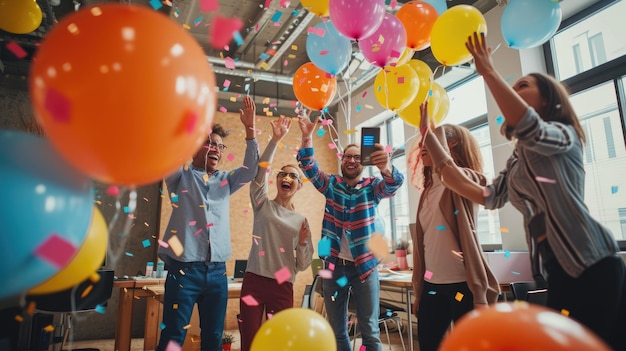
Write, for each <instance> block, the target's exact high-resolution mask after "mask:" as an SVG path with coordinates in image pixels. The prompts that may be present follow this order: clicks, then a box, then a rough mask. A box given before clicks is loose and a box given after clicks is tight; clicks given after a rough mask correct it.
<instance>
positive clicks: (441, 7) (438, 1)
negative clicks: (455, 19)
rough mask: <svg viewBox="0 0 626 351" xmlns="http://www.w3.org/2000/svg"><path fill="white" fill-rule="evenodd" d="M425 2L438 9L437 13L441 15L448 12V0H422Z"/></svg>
mask: <svg viewBox="0 0 626 351" xmlns="http://www.w3.org/2000/svg"><path fill="white" fill-rule="evenodd" d="M422 1H423V2H425V3H427V4H429V5H430V6H432V7H434V8H435V10H437V14H438V15H439V16H441V14H442V13H444V12H446V10H447V9H448V4H446V0H422Z"/></svg>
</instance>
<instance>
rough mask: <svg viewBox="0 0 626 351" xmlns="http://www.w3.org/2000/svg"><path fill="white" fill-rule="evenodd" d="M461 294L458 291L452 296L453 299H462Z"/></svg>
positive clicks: (459, 300)
mask: <svg viewBox="0 0 626 351" xmlns="http://www.w3.org/2000/svg"><path fill="white" fill-rule="evenodd" d="M463 296H465V295H463V294H462V293H460V292H457V293H456V295H455V296H454V299H455V300H457V301H458V302H461V300H463Z"/></svg>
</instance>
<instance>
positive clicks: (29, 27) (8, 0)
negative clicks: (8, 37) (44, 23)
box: [0, 0, 42, 34]
mask: <svg viewBox="0 0 626 351" xmlns="http://www.w3.org/2000/svg"><path fill="white" fill-rule="evenodd" d="M41 19H42V13H41V8H40V7H39V4H37V1H36V0H0V29H2V30H4V31H5V32H9V33H13V34H28V33H30V32H33V31H34V30H35V29H37V28H39V25H41Z"/></svg>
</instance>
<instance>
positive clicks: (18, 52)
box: [5, 41, 28, 59]
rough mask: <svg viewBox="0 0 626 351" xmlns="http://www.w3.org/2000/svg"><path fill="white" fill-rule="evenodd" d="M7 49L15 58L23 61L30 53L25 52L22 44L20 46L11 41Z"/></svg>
mask: <svg viewBox="0 0 626 351" xmlns="http://www.w3.org/2000/svg"><path fill="white" fill-rule="evenodd" d="M5 46H6V48H7V49H9V51H11V52H12V53H13V55H15V57H17V58H18V59H23V58H24V57H26V56H27V55H28V53H27V52H26V50H24V49H23V48H22V47H21V46H20V44H18V43H17V42H16V41H10V42H8V43H7V44H6V45H5Z"/></svg>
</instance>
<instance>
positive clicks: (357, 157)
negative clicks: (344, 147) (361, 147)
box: [341, 154, 361, 162]
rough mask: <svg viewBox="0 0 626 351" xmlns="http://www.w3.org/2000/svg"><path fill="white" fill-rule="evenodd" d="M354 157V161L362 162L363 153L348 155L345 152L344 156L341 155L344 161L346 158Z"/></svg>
mask: <svg viewBox="0 0 626 351" xmlns="http://www.w3.org/2000/svg"><path fill="white" fill-rule="evenodd" d="M350 159H353V160H354V162H361V155H347V154H344V155H343V156H341V160H342V161H346V160H350Z"/></svg>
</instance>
